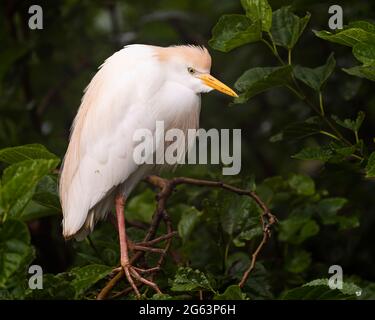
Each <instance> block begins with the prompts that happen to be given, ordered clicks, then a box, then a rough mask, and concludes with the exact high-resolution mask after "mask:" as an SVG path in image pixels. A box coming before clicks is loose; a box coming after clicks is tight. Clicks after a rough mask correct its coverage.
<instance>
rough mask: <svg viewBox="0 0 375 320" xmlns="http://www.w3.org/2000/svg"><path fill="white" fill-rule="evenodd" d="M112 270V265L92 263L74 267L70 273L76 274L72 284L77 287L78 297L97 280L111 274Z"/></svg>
mask: <svg viewBox="0 0 375 320" xmlns="http://www.w3.org/2000/svg"><path fill="white" fill-rule="evenodd" d="M112 270H113V268H112V267H108V266H104V265H99V264H90V265H87V266H84V267H76V268H74V269H72V270H71V271H70V272H69V273H70V274H71V275H72V276H74V279H73V280H72V282H71V284H72V286H73V287H74V289H75V292H76V295H77V297H79V296H80V295H82V294H84V293H85V292H86V291H87V290H88V289H90V287H92V286H93V285H94V284H95V283H96V282H98V281H99V280H101V279H103V278H104V277H106V276H107V275H108V274H110V273H111V272H112Z"/></svg>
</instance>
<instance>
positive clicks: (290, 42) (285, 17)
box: [271, 7, 310, 49]
mask: <svg viewBox="0 0 375 320" xmlns="http://www.w3.org/2000/svg"><path fill="white" fill-rule="evenodd" d="M309 20H310V13H307V14H306V16H304V17H303V18H300V17H298V16H296V15H295V14H294V13H293V12H292V11H291V8H290V7H282V8H280V9H278V10H276V11H274V12H273V14H272V28H271V33H272V36H273V39H274V41H275V42H276V44H277V45H279V46H282V47H285V48H287V49H292V48H293V47H294V46H295V44H296V43H297V41H298V39H299V38H300V36H301V34H302V32H303V30H305V28H306V25H307V23H308V22H309Z"/></svg>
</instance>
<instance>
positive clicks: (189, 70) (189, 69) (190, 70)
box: [187, 67, 195, 74]
mask: <svg viewBox="0 0 375 320" xmlns="http://www.w3.org/2000/svg"><path fill="white" fill-rule="evenodd" d="M187 70H188V72H189V73H190V74H194V73H195V70H194V69H193V68H192V67H189V68H187Z"/></svg>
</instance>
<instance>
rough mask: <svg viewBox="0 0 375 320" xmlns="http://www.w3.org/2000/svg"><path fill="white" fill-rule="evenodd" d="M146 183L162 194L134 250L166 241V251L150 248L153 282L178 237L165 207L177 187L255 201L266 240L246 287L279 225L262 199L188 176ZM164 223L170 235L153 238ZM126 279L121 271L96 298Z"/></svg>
mask: <svg viewBox="0 0 375 320" xmlns="http://www.w3.org/2000/svg"><path fill="white" fill-rule="evenodd" d="M145 181H146V182H148V183H149V184H151V185H152V186H154V187H157V188H158V189H159V193H158V194H157V196H156V199H157V205H156V210H155V213H154V216H153V220H152V223H151V225H150V228H149V229H148V231H147V234H146V236H145V238H144V240H143V242H140V243H137V244H135V245H133V247H134V249H137V247H138V249H141V250H143V251H146V247H147V246H149V245H152V244H155V243H158V242H161V241H164V240H165V241H166V244H165V247H164V249H156V250H155V249H152V248H149V247H147V251H153V252H157V253H160V258H159V260H158V262H157V265H156V267H154V268H149V269H148V270H151V271H149V273H151V280H152V279H153V276H154V274H155V273H154V271H155V272H156V271H159V270H160V267H161V265H162V264H163V262H164V260H165V257H166V254H167V252H168V250H169V248H170V246H171V243H172V238H173V236H174V235H175V234H176V232H174V231H173V228H172V223H171V221H170V218H169V216H168V213H167V210H166V207H167V201H168V199H169V197H170V196H171V194H172V192H173V191H174V190H175V188H176V187H177V186H178V185H182V184H188V185H194V186H200V187H216V188H221V189H224V190H228V191H231V192H234V193H236V194H238V195H244V196H248V197H250V198H252V199H253V200H254V201H255V202H256V204H257V205H258V206H259V208H260V209H261V210H262V214H261V217H260V220H261V224H262V228H263V238H262V241H261V242H260V243H259V245H258V247H257V249H256V250H255V251H254V253H253V254H252V259H251V263H250V265H249V267H248V268H247V270H246V271H245V272H244V274H243V276H242V279H241V281H240V283H239V286H240V287H241V288H242V287H243V286H244V285H245V283H246V281H247V279H248V278H249V275H250V273H251V272H252V271H253V269H254V268H255V264H256V260H257V258H258V255H259V253H260V252H261V250H262V249H263V247H264V245H265V244H266V243H267V242H268V240H269V238H270V237H271V226H272V225H273V224H274V223H276V221H277V219H276V217H275V216H274V215H273V214H272V213H271V212H270V210H269V209H268V207H267V206H266V204H265V203H264V202H263V201H262V200H261V199H260V198H259V196H258V195H257V194H256V193H255V192H254V191H251V190H244V189H240V188H237V187H235V186H231V185H229V184H226V183H223V182H221V181H209V180H199V179H192V178H186V177H178V178H173V179H170V180H167V179H163V178H161V177H158V176H149V177H147V178H146V179H145ZM161 220H163V221H164V223H165V225H166V227H167V234H166V235H163V236H160V237H157V238H154V237H155V234H156V232H157V229H158V227H159V225H160V222H161ZM153 238H154V239H153ZM143 251H140V252H137V253H136V254H134V255H133V257H132V258H131V264H132V265H133V263H135V262H136V261H138V260H139V259H140V258H141V257H143V255H144V252H143ZM123 276H124V272H123V271H122V270H120V271H119V272H118V273H117V274H116V276H115V277H114V278H113V279H112V280H111V281H109V282H108V283H107V285H106V286H105V287H104V288H103V289H102V291H101V292H100V293H99V295H98V297H97V299H99V300H101V299H105V298H107V296H108V295H109V293H110V291H111V290H112V289H113V287H114V286H115V285H116V283H117V282H118V281H119V280H120V279H122V277H123ZM138 285H139V286H141V285H142V284H141V283H139V284H137V286H138ZM129 292H131V290H130V289H129V288H127V289H125V290H123V291H121V292H119V293H116V294H115V295H113V296H112V298H114V297H116V298H117V297H119V296H122V295H125V294H128V293H129Z"/></svg>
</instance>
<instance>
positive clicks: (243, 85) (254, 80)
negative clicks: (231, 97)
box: [234, 66, 292, 103]
mask: <svg viewBox="0 0 375 320" xmlns="http://www.w3.org/2000/svg"><path fill="white" fill-rule="evenodd" d="M291 72H292V67H291V66H282V67H257V68H252V69H249V70H247V71H246V72H245V73H244V74H243V75H242V76H241V77H240V78H239V79H238V80H237V81H236V83H235V85H234V86H235V88H236V89H237V90H239V91H240V92H241V94H240V96H239V97H238V98H236V99H235V103H244V102H246V101H247V100H249V99H250V98H252V97H254V96H255V95H257V94H259V93H261V92H263V91H266V90H267V89H270V88H272V87H277V86H281V85H284V84H287V83H288V81H289V76H290V74H291Z"/></svg>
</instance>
